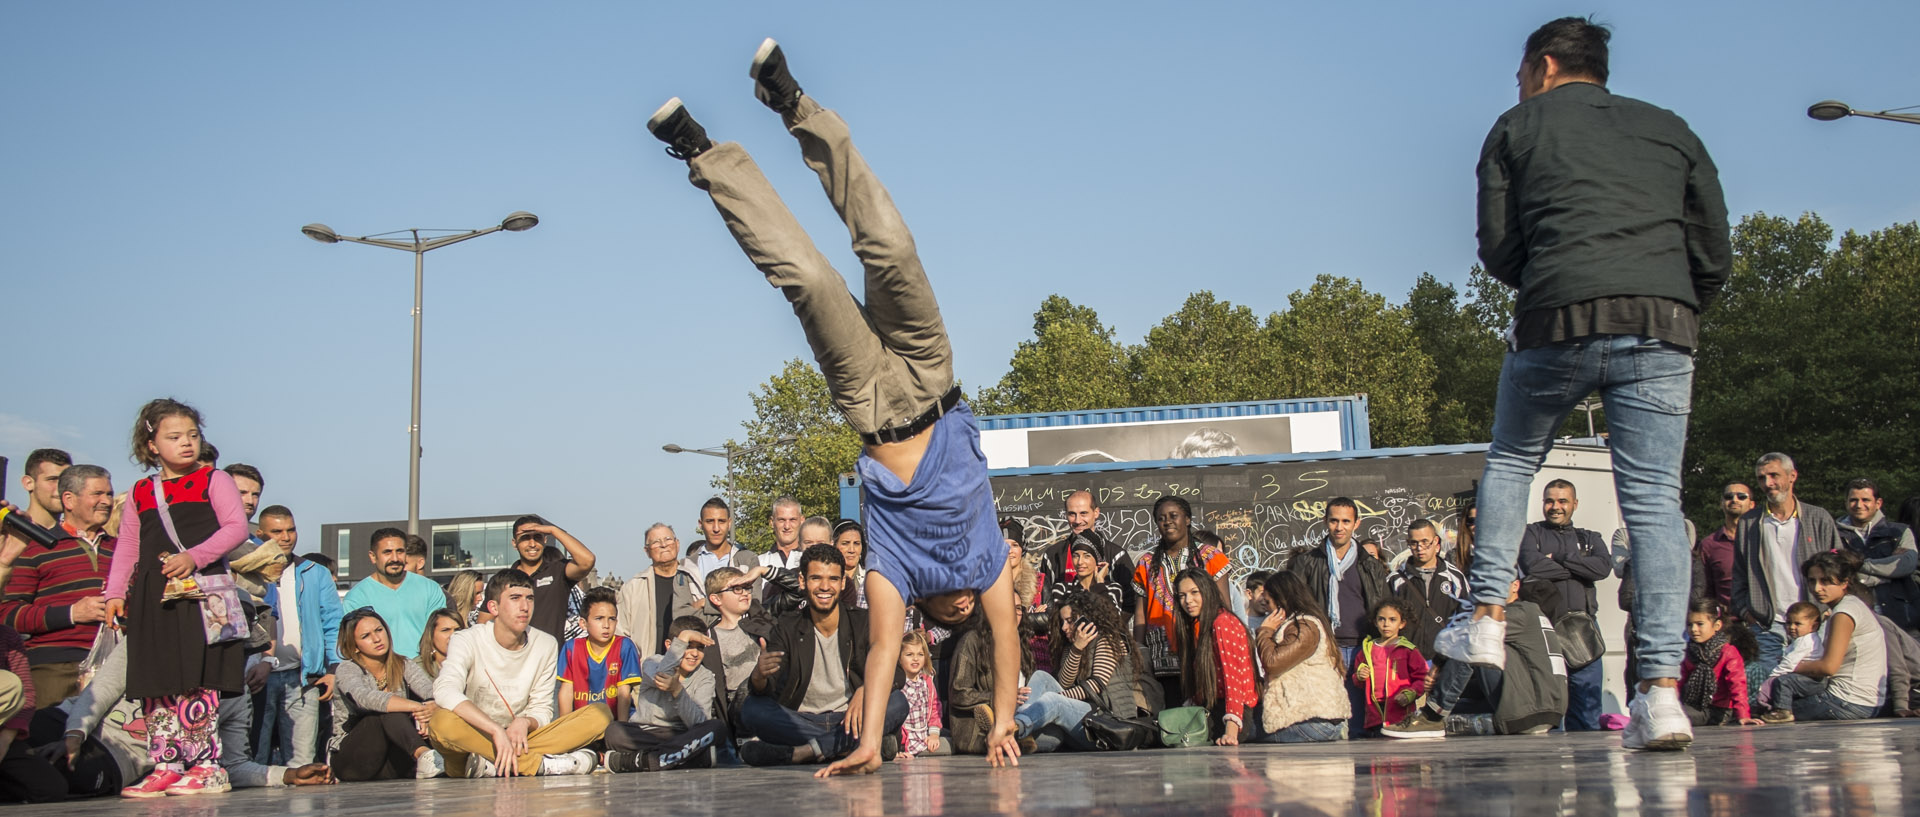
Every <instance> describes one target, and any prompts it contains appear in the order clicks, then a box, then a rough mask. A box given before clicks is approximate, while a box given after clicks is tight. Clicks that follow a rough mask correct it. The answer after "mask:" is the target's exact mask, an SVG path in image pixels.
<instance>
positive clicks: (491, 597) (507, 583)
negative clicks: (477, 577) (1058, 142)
mask: <svg viewBox="0 0 1920 817" xmlns="http://www.w3.org/2000/svg"><path fill="white" fill-rule="evenodd" d="M402 535H403V536H404V535H405V534H402ZM509 587H524V588H526V589H528V590H532V589H534V587H533V577H532V576H529V575H527V574H525V573H522V572H520V570H519V569H518V568H512V567H509V568H507V569H505V570H502V571H500V572H498V573H495V574H493V578H491V579H488V580H487V601H499V600H500V594H502V593H505V592H507V588H509Z"/></svg>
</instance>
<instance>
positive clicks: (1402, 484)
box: [993, 453, 1486, 572]
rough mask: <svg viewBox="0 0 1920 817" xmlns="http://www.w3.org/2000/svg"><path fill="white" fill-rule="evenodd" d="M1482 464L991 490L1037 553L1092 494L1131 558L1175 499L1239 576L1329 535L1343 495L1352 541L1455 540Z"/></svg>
mask: <svg viewBox="0 0 1920 817" xmlns="http://www.w3.org/2000/svg"><path fill="white" fill-rule="evenodd" d="M1485 461H1486V457H1485V455H1484V454H1480V453H1469V454H1441V455H1434V456H1421V457H1376V458H1362V459H1351V460H1331V461H1330V460H1319V461H1312V462H1298V463H1271V464H1260V465H1227V466H1207V467H1202V466H1186V467H1179V466H1176V467H1170V468H1158V469H1148V470H1133V471H1109V472H1090V473H1069V474H1035V475H1022V476H1006V477H995V478H994V479H993V488H994V500H995V505H996V507H997V508H998V510H999V512H1000V514H1001V516H1003V517H1012V518H1014V519H1017V520H1019V521H1020V523H1021V524H1022V525H1023V526H1024V528H1025V530H1026V533H1025V536H1026V541H1027V546H1028V550H1029V552H1030V553H1038V552H1046V551H1047V550H1048V549H1049V548H1050V547H1051V546H1052V545H1054V544H1055V543H1057V542H1059V541H1060V540H1061V539H1063V538H1065V537H1066V535H1067V533H1068V527H1067V522H1066V517H1065V514H1064V508H1065V503H1066V498H1067V495H1069V494H1071V493H1073V492H1074V491H1076V490H1088V491H1092V492H1093V493H1094V494H1095V496H1096V497H1097V498H1098V500H1099V504H1100V521H1099V526H1098V528H1097V529H1098V530H1099V532H1100V533H1101V534H1102V535H1103V536H1105V537H1107V538H1108V539H1109V540H1111V541H1113V542H1115V543H1118V544H1119V545H1121V546H1122V547H1124V548H1126V549H1127V551H1128V552H1131V553H1134V554H1139V553H1142V552H1144V551H1146V550H1147V549H1149V548H1151V547H1153V545H1154V543H1155V542H1158V541H1159V539H1160V534H1159V531H1158V530H1157V529H1156V527H1155V525H1154V522H1153V504H1154V503H1155V502H1157V501H1159V500H1160V499H1161V498H1162V497H1167V496H1177V497H1180V498H1182V499H1185V500H1187V502H1188V503H1189V504H1191V505H1192V506H1193V515H1194V527H1196V528H1205V529H1207V530H1211V531H1213V532H1214V533H1216V534H1218V535H1219V536H1220V539H1221V541H1222V542H1224V543H1225V544H1226V547H1227V552H1228V554H1229V555H1230V556H1232V558H1233V563H1234V567H1235V569H1236V572H1245V571H1252V570H1277V569H1280V568H1282V567H1284V566H1285V565H1286V563H1287V560H1288V559H1290V558H1291V557H1292V556H1293V554H1294V553H1295V552H1296V551H1298V550H1300V549H1302V548H1306V547H1314V546H1318V545H1319V544H1320V542H1321V541H1322V539H1323V538H1324V537H1325V536H1326V526H1325V524H1323V522H1322V518H1323V517H1324V516H1325V514H1326V507H1327V502H1328V501H1329V500H1332V499H1333V498H1335V497H1340V496H1345V497H1350V498H1352V499H1353V501H1354V504H1356V505H1357V506H1359V510H1360V526H1359V530H1358V532H1357V533H1356V534H1355V538H1356V539H1367V538H1374V539H1378V540H1379V541H1380V544H1381V547H1382V552H1383V555H1388V556H1390V555H1392V554H1395V553H1399V552H1400V551H1402V550H1405V549H1406V540H1407V525H1409V524H1411V523H1412V522H1413V521H1414V520H1416V519H1429V520H1432V521H1433V523H1434V524H1436V525H1438V526H1440V528H1441V530H1442V531H1443V535H1445V536H1447V537H1448V539H1449V540H1451V538H1452V533H1453V531H1455V530H1456V529H1457V528H1458V523H1459V516H1460V513H1461V512H1462V511H1463V510H1464V509H1465V508H1466V507H1467V506H1468V505H1470V504H1471V503H1472V498H1473V491H1474V485H1475V483H1476V481H1477V480H1478V479H1479V478H1480V470H1481V467H1482V466H1483V465H1484V464H1485Z"/></svg>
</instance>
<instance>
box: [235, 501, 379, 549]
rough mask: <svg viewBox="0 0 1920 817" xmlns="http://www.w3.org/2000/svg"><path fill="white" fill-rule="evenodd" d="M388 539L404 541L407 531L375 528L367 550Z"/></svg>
mask: <svg viewBox="0 0 1920 817" xmlns="http://www.w3.org/2000/svg"><path fill="white" fill-rule="evenodd" d="M279 507H280V506H279V505H275V506H273V508H279ZM273 508H268V509H266V510H264V511H261V512H260V515H261V516H266V515H267V514H270V513H273ZM281 510H286V509H285V508H281ZM388 539H398V540H400V541H402V542H405V541H407V532H406V531H403V530H401V529H399V528H381V529H379V530H376V531H374V532H373V536H372V537H370V538H368V539H367V552H368V553H373V552H375V551H377V550H379V549H380V543H381V542H384V541H386V540H388Z"/></svg>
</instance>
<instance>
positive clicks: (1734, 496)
mask: <svg viewBox="0 0 1920 817" xmlns="http://www.w3.org/2000/svg"><path fill="white" fill-rule="evenodd" d="M1748 496H1749V494H1743V493H1740V492H1739V491H1728V492H1726V493H1724V494H1721V495H1720V500H1721V501H1722V502H1725V501H1726V500H1729V499H1741V500H1744V499H1746V498H1747V497H1748Z"/></svg>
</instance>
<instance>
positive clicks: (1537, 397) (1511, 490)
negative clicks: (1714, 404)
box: [1470, 335, 1693, 680]
mask: <svg viewBox="0 0 1920 817" xmlns="http://www.w3.org/2000/svg"><path fill="white" fill-rule="evenodd" d="M1596 390H1597V391H1599V392H1600V399H1601V401H1602V403H1603V404H1604V405H1605V406H1606V411H1607V427H1608V430H1609V431H1610V432H1611V438H1610V439H1611V441H1610V443H1609V446H1610V448H1611V450H1612V453H1613V488H1614V495H1615V496H1616V497H1617V498H1618V499H1619V503H1620V513H1621V516H1622V517H1623V518H1624V519H1625V520H1626V523H1627V530H1628V531H1629V532H1630V534H1631V535H1632V538H1633V556H1632V558H1633V575H1634V576H1635V578H1636V579H1637V580H1638V589H1639V592H1638V594H1637V595H1636V596H1635V598H1634V604H1633V610H1632V613H1633V620H1634V622H1635V623H1636V625H1637V626H1636V629H1635V632H1634V648H1635V649H1634V652H1635V655H1636V656H1637V660H1638V666H1637V667H1636V669H1637V670H1638V673H1639V676H1640V678H1641V679H1642V680H1646V679H1652V678H1679V677H1680V659H1681V657H1682V655H1683V654H1684V652H1685V650H1686V638H1685V635H1686V634H1685V632H1684V628H1685V626H1686V620H1687V590H1688V588H1687V584H1688V582H1689V581H1691V577H1692V575H1693V573H1692V560H1693V543H1691V542H1688V541H1687V534H1686V527H1685V525H1684V523H1683V522H1682V518H1681V514H1680V457H1681V453H1682V452H1683V451H1684V450H1685V449H1686V442H1687V413H1688V412H1689V411H1690V410H1691V409H1692V401H1693V355H1692V353H1690V352H1688V351H1687V350H1685V349H1682V348H1680V347H1678V346H1674V345H1673V344H1670V343H1666V342H1664V341H1658V340H1653V339H1651V338H1643V337H1637V336H1632V335H1597V336H1593V337H1587V338H1581V339H1579V340H1574V341H1568V342H1565V343H1556V344H1552V345H1550V346H1542V347H1538V348H1533V349H1522V350H1520V351H1518V352H1509V353H1507V358H1506V362H1505V363H1503V364H1502V365H1501V367H1500V394H1499V397H1498V400H1497V402H1496V404H1495V406H1494V420H1493V446H1492V447H1491V448H1490V449H1489V450H1488V451H1487V467H1486V471H1485V472H1484V473H1483V474H1482V475H1481V478H1480V495H1479V498H1478V500H1477V504H1478V507H1479V511H1480V519H1479V531H1478V535H1477V536H1475V537H1474V550H1473V569H1472V574H1471V577H1470V579H1471V581H1470V583H1471V584H1472V585H1473V600H1474V601H1475V602H1476V603H1479V604H1494V605H1504V604H1506V603H1507V594H1508V590H1509V587H1510V586H1511V583H1512V582H1513V579H1514V576H1515V574H1516V573H1517V572H1518V567H1519V565H1518V562H1519V556H1520V534H1521V532H1522V531H1523V530H1524V529H1525V528H1526V526H1527V517H1528V515H1529V511H1528V508H1529V507H1530V505H1529V503H1530V502H1532V500H1533V497H1531V496H1530V495H1529V494H1530V492H1531V488H1532V485H1533V476H1534V474H1535V473H1538V472H1539V470H1540V464H1541V462H1543V461H1545V459H1546V456H1547V450H1548V449H1549V448H1550V447H1551V446H1552V443H1553V435H1554V433H1555V432H1556V431H1558V430H1559V428H1560V424H1561V423H1563V422H1565V421H1566V419H1567V415H1568V414H1570V413H1571V412H1572V411H1573V407H1574V405H1576V404H1578V403H1579V402H1580V401H1581V400H1583V399H1585V398H1586V396H1587V395H1588V394H1590V393H1592V392H1594V391H1596Z"/></svg>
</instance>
